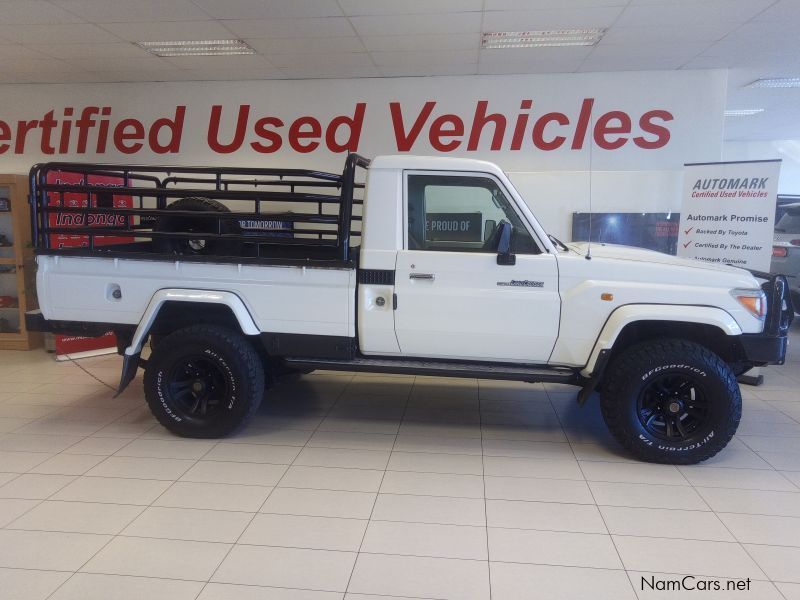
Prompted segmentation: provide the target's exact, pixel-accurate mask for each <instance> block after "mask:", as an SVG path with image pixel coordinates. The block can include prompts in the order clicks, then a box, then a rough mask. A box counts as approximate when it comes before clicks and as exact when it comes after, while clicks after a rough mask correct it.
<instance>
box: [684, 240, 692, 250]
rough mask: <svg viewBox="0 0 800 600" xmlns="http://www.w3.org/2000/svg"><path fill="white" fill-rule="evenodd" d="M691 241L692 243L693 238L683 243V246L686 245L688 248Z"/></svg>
mask: <svg viewBox="0 0 800 600" xmlns="http://www.w3.org/2000/svg"><path fill="white" fill-rule="evenodd" d="M691 243H692V240H689V241H688V242H686V243H685V244H684V245H683V247H684V248H688V247H689V244H691Z"/></svg>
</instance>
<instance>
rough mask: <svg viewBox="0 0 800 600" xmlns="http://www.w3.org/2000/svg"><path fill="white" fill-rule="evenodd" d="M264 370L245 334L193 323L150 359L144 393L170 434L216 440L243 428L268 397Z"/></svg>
mask: <svg viewBox="0 0 800 600" xmlns="http://www.w3.org/2000/svg"><path fill="white" fill-rule="evenodd" d="M264 382H265V377H264V367H263V365H262V363H261V358H260V357H259V355H258V352H256V350H255V348H253V346H252V345H251V344H250V342H249V341H248V340H247V339H246V338H245V337H244V336H242V335H241V334H239V333H236V332H234V331H231V330H230V329H227V328H224V327H218V326H215V325H193V326H191V327H186V328H184V329H179V330H178V331H175V332H174V333H171V334H170V335H168V336H166V337H164V338H163V339H161V340H159V343H158V345H156V346H155V347H154V348H153V353H152V354H151V355H150V359H149V360H148V361H147V367H146V369H145V374H144V392H145V398H146V399H147V404H148V405H149V406H150V410H151V411H152V413H153V415H154V416H155V417H156V418H157V419H158V421H159V422H160V423H161V424H162V425H163V426H164V427H166V428H167V429H169V430H170V431H171V432H173V433H175V434H177V435H180V436H183V437H192V438H217V437H223V436H226V435H228V434H230V433H232V432H234V431H236V430H237V429H239V428H240V427H242V426H243V425H244V424H245V423H246V422H247V421H248V420H249V419H250V418H251V417H252V416H253V415H254V414H255V412H256V410H258V407H259V405H260V404H261V399H262V398H263V396H264Z"/></svg>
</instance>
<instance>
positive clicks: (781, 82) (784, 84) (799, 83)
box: [744, 77, 800, 88]
mask: <svg viewBox="0 0 800 600" xmlns="http://www.w3.org/2000/svg"><path fill="white" fill-rule="evenodd" d="M744 87H748V88H795V87H800V77H771V78H766V79H756V80H755V81H753V82H752V83H748V84H747V85H746V86H744Z"/></svg>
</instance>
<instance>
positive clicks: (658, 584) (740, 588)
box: [640, 575, 750, 592]
mask: <svg viewBox="0 0 800 600" xmlns="http://www.w3.org/2000/svg"><path fill="white" fill-rule="evenodd" d="M640 587H641V590H642V591H654V590H655V591H659V592H695V591H698V592H721V591H723V590H724V591H728V592H746V591H749V590H750V578H749V577H748V578H747V579H713V578H707V577H697V576H695V575H685V576H683V577H674V578H665V577H656V576H655V575H649V576H642V577H641V583H640Z"/></svg>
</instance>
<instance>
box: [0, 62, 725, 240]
mask: <svg viewBox="0 0 800 600" xmlns="http://www.w3.org/2000/svg"><path fill="white" fill-rule="evenodd" d="M725 92H726V75H725V72H724V71H669V72H630V73H586V74H548V75H508V76H469V77H417V78H389V79H377V78H376V79H352V80H303V81H287V80H278V81H243V82H174V83H119V84H92V85H69V84H63V85H61V84H59V85H5V86H2V88H0V161H1V162H0V165H1V166H0V172H18V173H23V172H26V171H27V169H28V168H29V167H30V166H31V165H32V164H33V163H35V162H39V161H42V160H86V161H97V162H124V163H132V164H136V163H157V164H183V165H187V164H212V165H231V166H233V165H238V166H267V167H268V166H280V167H298V168H313V169H320V170H333V171H338V170H340V169H341V167H342V163H343V159H344V153H345V152H346V151H347V150H353V151H358V152H360V153H361V154H364V155H366V156H375V155H378V154H396V153H399V152H409V153H414V154H439V155H447V156H467V157H472V158H479V159H485V160H491V161H493V162H496V163H498V164H499V165H500V166H501V167H502V168H504V169H505V170H506V171H508V172H509V173H510V176H511V178H512V180H513V182H514V183H515V185H516V186H518V188H519V190H520V191H521V193H522V194H523V196H524V197H525V198H526V200H527V201H528V203H529V204H530V205H531V206H532V207H533V209H534V211H535V213H536V214H537V215H538V216H539V217H540V219H541V220H542V222H543V224H544V225H545V227H547V228H548V229H549V230H550V231H551V232H552V233H554V234H555V235H557V236H559V237H563V238H566V239H569V237H570V234H569V231H570V224H571V215H572V212H574V211H587V210H588V209H589V204H588V199H589V189H590V180H591V192H592V193H591V196H592V201H593V206H592V208H593V210H594V211H631V210H633V211H639V210H641V211H643V212H647V211H669V210H678V209H679V207H680V185H681V178H682V166H683V163H685V162H704V161H717V160H720V158H721V155H722V137H723V116H722V114H723V110H724V106H725ZM298 119H299V120H298ZM483 121H485V125H484V126H483V127H482V128H481V127H480V124H481V122H483ZM237 123H238V124H239V125H241V128H240V129H239V130H237ZM237 132H238V133H241V135H237ZM592 132H594V135H592ZM326 133H327V134H328V135H327V137H326ZM590 169H591V177H590V173H589V172H590ZM374 200H375V199H373V201H374ZM377 200H380V199H377Z"/></svg>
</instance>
